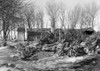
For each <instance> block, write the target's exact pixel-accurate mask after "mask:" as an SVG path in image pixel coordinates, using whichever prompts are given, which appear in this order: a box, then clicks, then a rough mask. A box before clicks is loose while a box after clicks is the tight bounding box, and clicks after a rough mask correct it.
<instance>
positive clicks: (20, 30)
mask: <svg viewBox="0 0 100 71" xmlns="http://www.w3.org/2000/svg"><path fill="white" fill-rule="evenodd" d="M17 32H18V36H17V39H18V41H24V39H25V28H22V27H19V28H18V29H17Z"/></svg>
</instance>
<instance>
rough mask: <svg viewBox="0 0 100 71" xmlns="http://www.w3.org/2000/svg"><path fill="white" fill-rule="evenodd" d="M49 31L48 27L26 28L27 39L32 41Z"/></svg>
mask: <svg viewBox="0 0 100 71" xmlns="http://www.w3.org/2000/svg"><path fill="white" fill-rule="evenodd" d="M50 31H51V29H50V28H38V29H37V28H34V29H27V40H28V41H33V40H37V39H40V38H43V37H45V36H46V35H47V34H48V33H49V32H50Z"/></svg>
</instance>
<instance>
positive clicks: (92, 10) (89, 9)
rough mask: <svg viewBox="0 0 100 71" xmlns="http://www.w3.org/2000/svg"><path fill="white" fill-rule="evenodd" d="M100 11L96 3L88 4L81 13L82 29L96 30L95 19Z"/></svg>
mask: <svg viewBox="0 0 100 71" xmlns="http://www.w3.org/2000/svg"><path fill="white" fill-rule="evenodd" d="M98 10H99V6H97V4H96V3H95V2H92V3H90V4H86V5H85V7H83V9H82V12H81V18H80V27H81V29H82V28H83V27H87V28H89V27H92V28H94V19H95V17H96V14H97V12H98Z"/></svg>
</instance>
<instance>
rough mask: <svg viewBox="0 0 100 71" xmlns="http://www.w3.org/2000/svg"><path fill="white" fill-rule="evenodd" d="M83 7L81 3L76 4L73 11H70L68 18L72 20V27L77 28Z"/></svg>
mask: <svg viewBox="0 0 100 71" xmlns="http://www.w3.org/2000/svg"><path fill="white" fill-rule="evenodd" d="M80 13H81V8H80V6H79V5H77V6H75V7H74V8H73V9H72V11H69V12H68V20H69V22H70V27H71V28H73V29H74V28H75V27H76V25H77V23H78V21H79V18H80Z"/></svg>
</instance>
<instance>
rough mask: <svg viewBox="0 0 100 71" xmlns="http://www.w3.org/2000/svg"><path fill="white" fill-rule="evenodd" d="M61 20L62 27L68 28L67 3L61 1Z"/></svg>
mask: <svg viewBox="0 0 100 71" xmlns="http://www.w3.org/2000/svg"><path fill="white" fill-rule="evenodd" d="M59 18H60V22H61V28H64V29H65V28H66V25H65V22H66V8H65V5H64V4H62V3H61V5H60V16H59Z"/></svg>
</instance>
